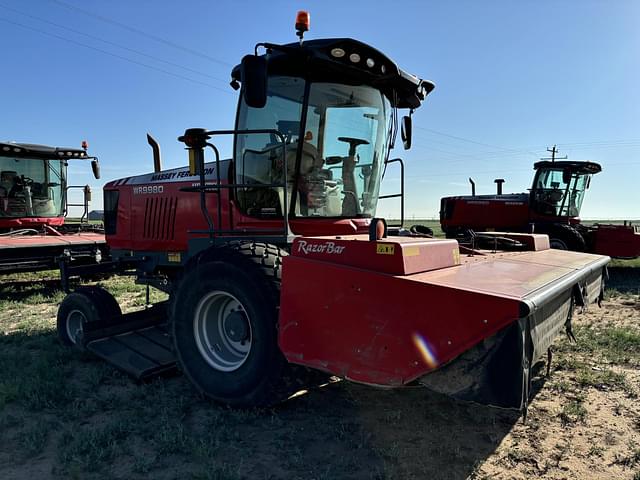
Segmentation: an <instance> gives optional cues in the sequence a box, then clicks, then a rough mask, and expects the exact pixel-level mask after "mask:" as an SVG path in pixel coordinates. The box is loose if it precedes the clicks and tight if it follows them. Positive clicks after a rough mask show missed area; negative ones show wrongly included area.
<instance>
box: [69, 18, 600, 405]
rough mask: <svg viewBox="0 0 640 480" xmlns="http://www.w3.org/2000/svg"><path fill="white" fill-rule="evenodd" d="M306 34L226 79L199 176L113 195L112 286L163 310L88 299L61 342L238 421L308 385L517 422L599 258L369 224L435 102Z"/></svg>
mask: <svg viewBox="0 0 640 480" xmlns="http://www.w3.org/2000/svg"><path fill="white" fill-rule="evenodd" d="M299 20H300V21H299V22H298V25H297V27H298V30H299V34H300V37H301V41H300V43H295V44H289V45H276V44H271V43H261V44H258V45H257V46H256V54H255V55H247V56H245V57H244V59H243V60H242V63H241V64H240V65H239V66H237V67H236V68H234V69H233V71H232V79H233V80H232V86H235V87H236V88H240V86H241V90H240V99H239V103H238V110H237V117H236V124H235V128H234V129H233V130H219V131H206V130H204V129H196V128H194V129H189V130H187V131H186V132H185V134H184V135H183V136H182V137H180V139H179V140H180V141H182V142H184V143H185V145H186V146H187V149H188V152H189V160H190V161H189V167H184V168H176V169H172V170H165V171H156V172H154V173H149V174H147V175H141V176H136V177H128V178H123V179H120V180H116V181H112V182H109V183H107V184H106V185H105V187H104V195H105V202H104V208H105V228H106V236H107V242H108V244H109V246H110V248H111V254H112V264H113V265H114V270H116V271H119V272H121V273H123V274H125V273H126V274H133V275H135V278H136V281H137V282H138V283H142V284H146V285H147V286H152V287H155V288H158V289H160V290H162V291H164V292H166V293H168V294H169V300H168V301H166V302H162V303H159V304H156V305H153V306H149V307H148V308H147V309H145V310H142V311H138V312H132V313H127V314H124V315H123V314H121V312H120V308H119V306H118V303H117V302H116V300H115V299H114V297H113V296H111V295H110V294H109V293H108V292H107V291H106V290H104V289H101V288H98V287H82V288H80V289H77V290H76V291H74V292H72V293H70V294H69V295H68V296H67V297H66V298H65V299H64V301H63V302H62V303H61V305H60V308H59V311H58V333H59V336H60V338H61V340H62V341H63V342H64V343H65V344H68V345H73V344H75V345H77V346H79V347H81V348H83V349H86V350H89V351H91V352H93V353H95V354H96V355H98V356H100V357H101V358H103V359H105V360H107V361H109V362H111V363H112V364H114V365H115V366H117V367H118V368H120V369H122V370H123V371H125V372H128V373H129V374H131V375H132V376H134V377H136V378H138V379H142V378H148V377H149V376H152V375H157V374H160V373H163V372H166V371H168V370H173V369H175V368H176V366H178V367H179V368H180V369H181V370H182V371H183V372H184V373H185V374H186V375H187V377H188V378H189V379H190V380H191V382H192V383H193V384H194V386H195V387H196V388H197V389H198V390H199V391H200V392H202V393H203V394H204V395H206V396H208V397H209V398H212V399H214V400H216V401H219V402H223V403H226V404H230V405H235V406H255V405H271V404H273V403H274V402H278V401H280V400H282V399H284V398H287V396H288V395H290V394H291V393H292V392H293V391H295V389H296V387H297V386H298V385H299V384H298V383H297V381H296V379H298V378H300V377H299V376H298V375H299V374H300V373H304V372H305V371H306V370H308V369H313V370H320V371H322V372H326V373H329V374H332V375H337V376H339V377H342V378H345V379H349V380H353V381H356V382H361V383H366V384H370V385H375V386H382V387H390V386H393V387H399V386H403V385H408V384H416V383H422V384H425V385H428V386H429V387H431V388H434V389H437V390H439V391H443V392H446V393H448V394H451V395H454V396H456V397H459V398H465V399H474V400H477V401H482V402H486V403H489V404H494V405H502V406H506V407H515V408H523V407H524V406H526V402H527V401H528V398H529V385H530V379H531V372H532V366H533V364H534V363H535V362H536V360H537V359H538V358H539V357H540V356H541V355H542V354H544V353H545V352H548V351H549V347H550V345H551V343H552V341H553V339H554V338H555V336H556V334H557V333H558V332H560V331H561V330H567V332H568V333H571V314H572V311H573V308H574V306H576V305H584V306H586V305H588V304H590V303H592V302H595V301H597V300H598V299H599V298H601V296H602V292H603V286H604V284H603V272H604V270H605V267H606V264H607V262H608V260H609V259H608V257H602V256H598V255H590V254H585V253H576V252H561V251H557V250H550V249H549V243H548V238H547V237H546V236H544V235H515V234H514V235H512V237H513V239H514V242H515V243H517V244H518V245H519V248H520V251H517V252H509V253H499V254H498V253H496V252H491V251H486V250H485V251H482V250H475V251H471V250H460V248H459V245H458V242H457V241H455V240H443V239H432V238H426V237H425V236H420V235H412V234H411V233H410V232H406V231H404V230H401V229H396V230H392V229H387V227H386V222H384V220H382V219H376V218H374V215H375V209H376V204H377V200H378V192H379V187H380V182H381V179H382V176H383V172H384V169H385V166H386V165H387V164H388V162H390V161H391V160H389V152H390V150H391V148H392V145H393V143H394V139H395V135H396V132H397V130H398V128H397V126H398V121H397V111H398V109H409V110H410V111H412V110H413V109H416V108H418V107H420V105H421V104H422V102H423V101H424V99H425V97H426V95H427V94H428V93H429V92H431V90H432V89H433V88H434V85H433V84H432V83H431V82H429V81H427V80H421V79H420V78H418V77H416V76H414V75H410V74H408V73H406V72H405V71H403V70H401V69H400V68H398V66H396V64H395V63H394V62H393V61H392V60H391V59H390V58H388V57H387V56H385V55H384V54H382V53H381V52H379V51H377V50H375V49H374V48H372V47H371V46H369V45H366V44H364V43H362V42H359V41H356V40H352V39H348V38H338V39H324V40H313V41H308V42H302V33H303V31H304V30H305V29H306V24H305V22H304V21H303V20H304V18H303V17H302V18H300V17H299ZM260 48H263V49H264V50H265V53H264V54H262V55H258V53H259V52H258V50H259V49H260ZM410 118H411V117H409V116H407V117H403V119H402V139H403V142H404V146H405V148H408V147H409V146H410V143H411V120H410ZM220 135H231V136H233V138H234V155H233V157H232V158H231V159H227V160H222V159H220V156H219V154H218V150H217V148H216V146H215V144H214V143H213V142H212V141H211V139H212V138H215V137H218V136H220ZM205 149H209V150H211V152H212V155H213V161H211V162H207V163H205ZM156 164H159V162H156ZM158 170H159V169H158ZM67 273H68V274H73V269H70V271H69V272H67Z"/></svg>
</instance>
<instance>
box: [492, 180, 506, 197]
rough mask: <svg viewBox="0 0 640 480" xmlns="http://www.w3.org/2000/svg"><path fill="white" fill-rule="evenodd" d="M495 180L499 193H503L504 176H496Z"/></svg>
mask: <svg viewBox="0 0 640 480" xmlns="http://www.w3.org/2000/svg"><path fill="white" fill-rule="evenodd" d="M494 182H495V183H496V190H497V194H498V195H502V184H503V183H504V178H496V179H495V180H494Z"/></svg>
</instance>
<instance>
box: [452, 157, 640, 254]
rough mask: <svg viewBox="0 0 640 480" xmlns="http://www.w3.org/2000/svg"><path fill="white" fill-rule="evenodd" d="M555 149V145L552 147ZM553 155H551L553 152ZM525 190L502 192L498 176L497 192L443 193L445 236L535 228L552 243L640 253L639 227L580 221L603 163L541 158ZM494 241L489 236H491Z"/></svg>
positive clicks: (478, 237)
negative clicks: (588, 192)
mask: <svg viewBox="0 0 640 480" xmlns="http://www.w3.org/2000/svg"><path fill="white" fill-rule="evenodd" d="M551 151H553V152H554V153H555V148H554V149H553V150H551ZM554 156H555V155H554ZM533 169H534V170H535V175H534V177H533V185H532V186H531V189H530V190H529V192H528V193H508V194H503V193H502V184H503V183H504V180H503V179H496V180H495V182H496V184H497V192H496V194H495V195H476V194H475V184H474V183H473V180H471V179H469V181H470V182H471V184H472V187H471V189H472V192H471V195H470V196H457V197H444V198H442V199H441V200H440V225H441V227H442V230H443V231H444V232H445V234H446V236H447V238H456V239H459V240H460V241H461V242H463V243H465V244H468V243H471V242H472V241H473V242H477V241H480V242H485V243H486V240H485V239H484V238H483V235H482V234H481V233H480V234H479V233H477V232H486V231H493V232H495V231H499V232H536V233H544V234H546V235H548V236H549V238H550V242H551V248H556V249H560V250H574V251H577V252H592V253H597V254H600V255H608V256H610V257H617V258H635V257H638V256H640V229H639V228H638V227H637V226H633V225H631V224H627V222H625V223H624V224H623V225H611V224H595V225H590V226H588V225H584V224H582V223H581V221H580V208H581V206H582V201H583V199H584V195H585V193H586V190H587V189H588V188H589V185H590V184H591V176H592V175H595V174H596V173H599V172H600V171H601V170H602V167H601V166H600V165H599V164H597V163H594V162H579V161H564V160H561V161H554V160H551V161H541V162H537V163H535V164H534V165H533ZM489 241H490V242H491V241H493V240H492V239H490V240H489Z"/></svg>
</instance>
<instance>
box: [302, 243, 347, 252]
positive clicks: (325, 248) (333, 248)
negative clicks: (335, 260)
mask: <svg viewBox="0 0 640 480" xmlns="http://www.w3.org/2000/svg"><path fill="white" fill-rule="evenodd" d="M344 249H345V247H343V246H342V245H336V244H335V242H323V243H315V242H314V243H309V242H307V241H306V240H300V241H299V242H298V253H304V254H305V255H308V254H309V253H329V254H333V255H340V254H342V252H344Z"/></svg>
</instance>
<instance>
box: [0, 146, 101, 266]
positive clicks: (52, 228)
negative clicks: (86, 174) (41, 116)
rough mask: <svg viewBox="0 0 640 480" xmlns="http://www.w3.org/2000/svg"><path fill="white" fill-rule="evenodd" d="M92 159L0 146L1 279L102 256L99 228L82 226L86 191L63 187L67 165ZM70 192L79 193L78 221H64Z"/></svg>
mask: <svg viewBox="0 0 640 480" xmlns="http://www.w3.org/2000/svg"><path fill="white" fill-rule="evenodd" d="M71 160H72V161H75V160H91V166H92V169H93V173H94V175H95V177H96V178H99V165H98V160H97V158H95V157H90V156H88V155H87V151H86V143H85V147H84V148H82V149H78V148H61V147H49V146H46V145H33V144H24V143H14V142H9V143H0V274H2V273H14V272H28V271H36V270H45V269H50V268H57V266H58V261H59V260H60V259H61V257H62V258H65V259H66V261H67V262H69V263H72V264H77V263H92V262H96V261H100V259H101V258H102V257H103V256H104V255H105V253H106V241H105V238H104V233H102V229H101V228H96V227H95V226H92V225H90V224H89V223H88V222H87V216H88V209H89V201H90V200H91V189H90V188H89V186H88V185H83V186H74V185H69V184H68V182H67V165H68V162H69V161H71ZM72 189H80V190H81V191H82V193H83V196H84V200H83V202H82V204H78V205H77V206H81V207H83V208H84V213H83V215H82V218H81V220H80V222H74V223H68V222H65V217H66V216H67V212H68V208H69V207H70V206H76V205H73V204H69V202H68V195H69V191H70V190H72Z"/></svg>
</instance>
